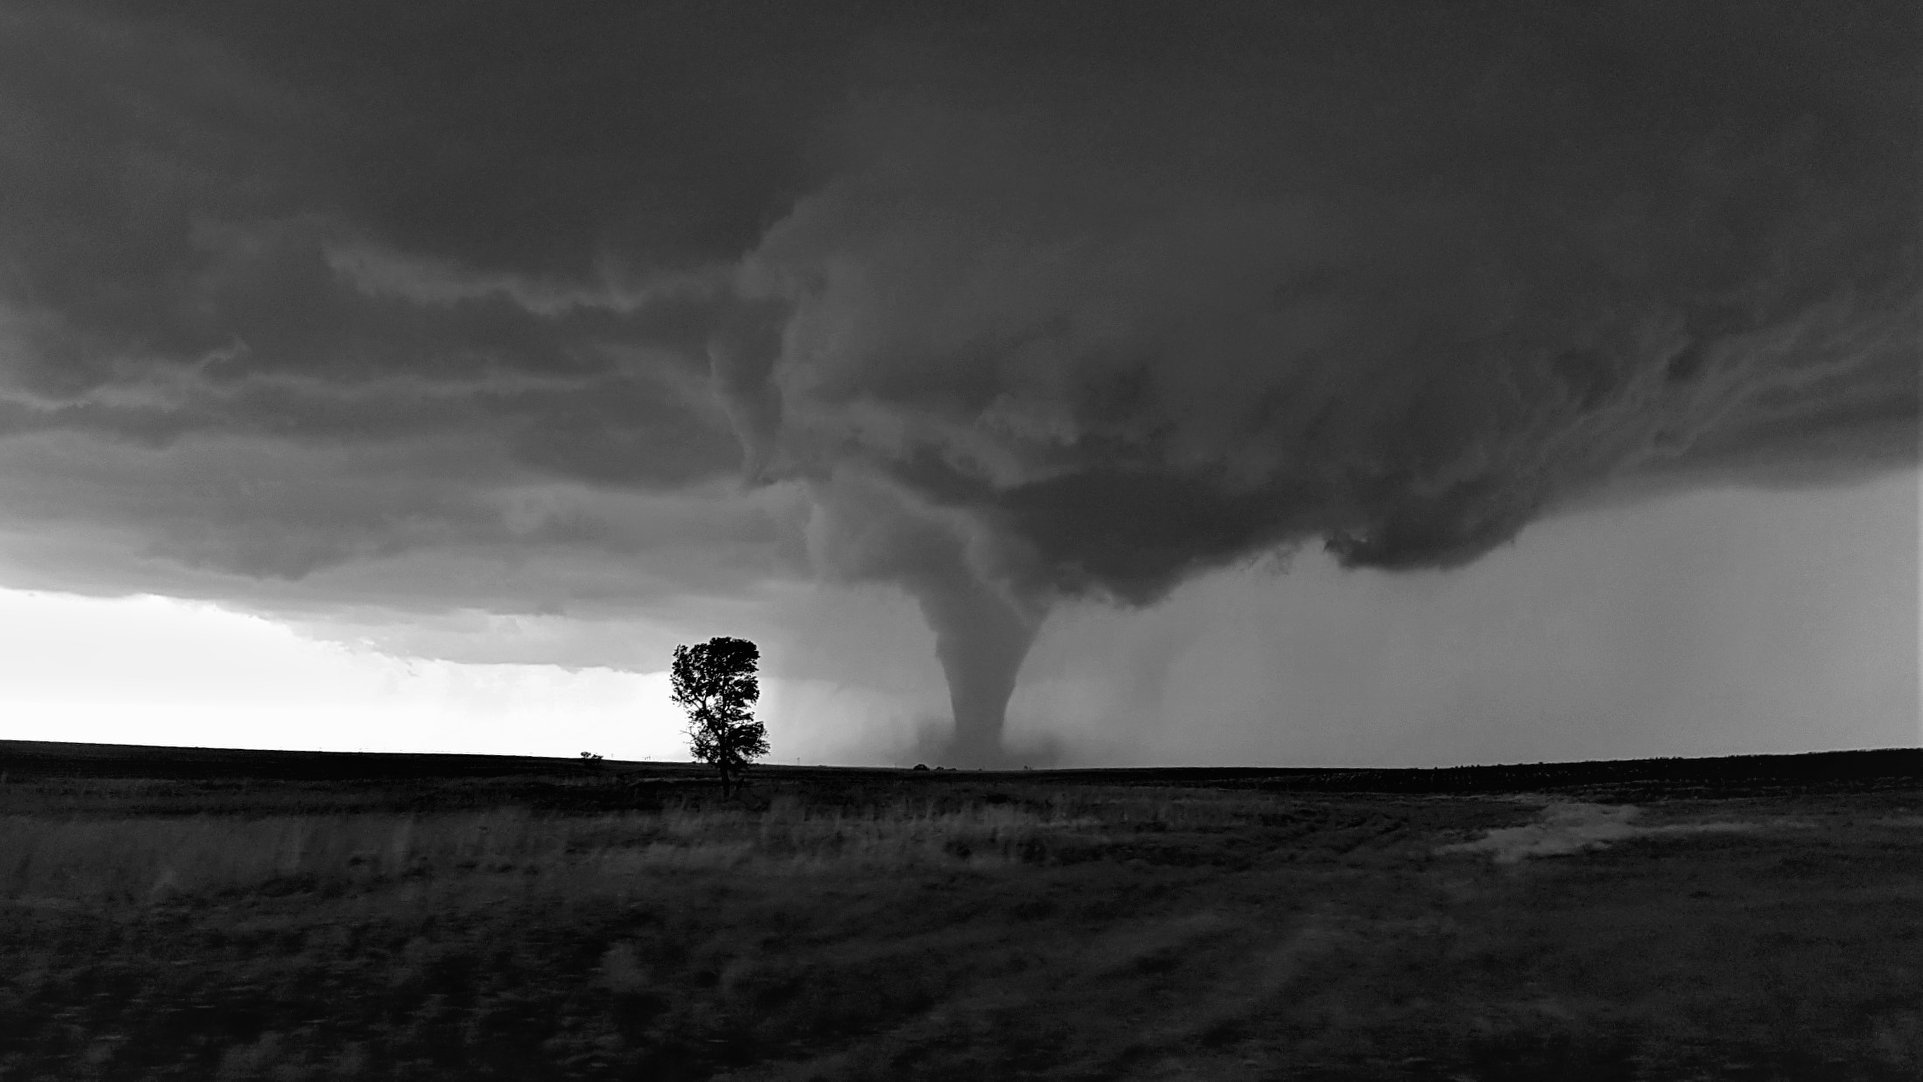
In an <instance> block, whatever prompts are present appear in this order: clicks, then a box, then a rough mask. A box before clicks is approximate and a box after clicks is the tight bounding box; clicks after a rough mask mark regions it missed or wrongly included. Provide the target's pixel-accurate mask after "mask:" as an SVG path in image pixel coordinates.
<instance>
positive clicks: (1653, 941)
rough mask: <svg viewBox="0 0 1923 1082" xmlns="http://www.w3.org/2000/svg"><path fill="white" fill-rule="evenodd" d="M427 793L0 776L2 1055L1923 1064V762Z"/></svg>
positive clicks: (754, 1064)
mask: <svg viewBox="0 0 1923 1082" xmlns="http://www.w3.org/2000/svg"><path fill="white" fill-rule="evenodd" d="M449 788H450V790H459V791H460V795H459V799H458V800H454V801H447V800H442V799H441V798H442V797H444V796H445V795H446V794H445V793H442V794H438V795H436V796H435V800H440V801H441V803H442V804H447V803H452V804H454V805H455V807H454V809H453V810H445V809H444V810H421V811H395V810H386V811H374V810H368V809H370V808H372V807H378V806H381V805H382V804H383V802H386V803H388V804H393V803H396V802H397V801H398V802H400V803H409V804H422V803H426V804H430V805H431V804H433V803H434V802H435V800H424V799H423V794H421V793H411V794H399V795H398V796H397V794H396V793H394V792H386V793H381V792H371V791H369V790H367V789H366V788H364V787H355V786H349V785H337V786H335V787H333V789H332V790H330V789H329V788H328V787H327V786H322V785H312V784H309V785H304V786H301V787H297V788H296V787H276V786H273V785H268V784H265V783H263V784H261V785H256V786H219V787H211V788H210V787H204V786H203V787H195V786H191V785H179V784H175V785H173V787H172V788H169V787H167V786H159V787H145V788H143V787H140V786H136V785H131V784H126V783H99V784H98V785H93V786H91V787H90V786H89V785H88V784H86V783H84V782H66V781H63V782H58V783H55V784H53V785H51V786H45V787H36V786H34V785H24V786H23V785H22V784H21V783H20V782H18V781H14V782H10V783H8V785H7V787H6V789H7V792H5V793H4V794H0V807H3V808H5V809H6V813H7V814H6V815H5V816H4V817H0V914H4V915H5V918H6V919H5V920H4V921H0V971H4V972H5V973H7V974H8V980H7V981H6V982H4V983H0V1017H4V1018H6V1019H7V1020H8V1025H7V1026H5V1027H0V1078H4V1079H16V1078H17V1079H36V1080H37V1079H43V1078H61V1079H122V1078H126V1079H150V1078H151V1079H163V1078H182V1079H187V1078H192V1079H201V1078H225V1079H253V1078H262V1079H279V1080H299V1079H316V1080H318V1079H335V1078H381V1079H417V1078H461V1079H483V1078H505V1079H531V1078H542V1079H548V1078H557V1079H558V1078H658V1079H697V1078H732V1079H739V1080H748V1079H758V1080H771V1082H772V1080H796V1082H800V1080H809V1079H835V1080H840V1079H898V1078H934V1079H948V1078H953V1079H962V1078H968V1079H978V1078H1047V1079H1106V1078H1124V1079H1132V1078H1141V1079H1148V1078H1206V1079H1239V1078H1248V1079H1257V1078H1291V1079H1294V1078H1306V1079H1346V1078H1357V1079H1361V1078H1410V1079H1418V1078H1421V1079H1427V1078H1450V1077H1458V1078H1473V1079H1503V1078H1513V1079H1540V1078H1559V1079H1565V1078H1566V1079H1580V1078H1595V1079H1616V1078H1625V1079H1628V1078H1640V1079H1651V1080H1654V1079H1664V1080H1668V1079H1683V1078H1708V1079H1770V1078H1777V1079H1796V1078H1812V1079H1817V1078H1820V1079H1885V1078H1887V1079H1913V1078H1916V1077H1920V1076H1923V1005H1919V1003H1918V1000H1917V997H1916V991H1915V990H1916V989H1917V988H1918V987H1923V936H1920V935H1919V925H1918V923H1917V921H1916V919H1915V914H1916V913H1918V912H1923V864H1920V863H1919V862H1918V861H1916V860H1915V854H1916V852H1917V846H1918V844H1919V842H1923V836H1920V835H1919V833H1918V830H1917V827H1916V826H1915V824H1916V822H1917V821H1919V820H1918V815H1917V811H1918V809H1919V808H1923V792H1919V791H1918V790H1916V789H1914V788H1911V789H1901V788H1886V789H1883V790H1878V791H1875V792H1868V793H1857V794H1852V795H1847V796H1842V795H1835V794H1829V795H1819V796H1811V797H1794V796H1775V797H1758V798H1750V799H1744V800H1723V799H1708V798H1700V799H1690V800H1678V801H1669V802H1663V801H1660V800H1652V799H1649V798H1647V797H1645V798H1640V799H1639V800H1638V803H1639V804H1640V805H1641V806H1642V811H1641V813H1640V815H1638V816H1635V817H1634V819H1635V822H1636V823H1637V824H1638V827H1639V830H1641V831H1642V833H1639V834H1632V833H1620V832H1618V833H1609V836H1607V837H1597V838H1590V839H1588V840H1590V841H1593V842H1597V843H1599V844H1598V845H1596V846H1595V847H1592V848H1589V849H1584V850H1580V851H1573V852H1565V853H1563V854H1562V855H1555V856H1545V857H1541V858H1531V859H1524V860H1518V861H1516V862H1515V863H1512V864H1507V865H1499V864H1497V863H1495V862H1494V861H1493V860H1492V859H1491V858H1490V856H1488V855H1486V854H1484V853H1480V852H1475V851H1459V850H1455V849H1452V848H1451V847H1452V846H1459V845H1460V844H1461V843H1464V842H1468V841H1472V840H1475V839H1478V838H1482V837H1484V836H1485V835H1487V834H1488V832H1490V831H1499V830H1514V829H1519V828H1526V827H1528V826H1529V825H1530V824H1532V823H1540V822H1543V821H1544V820H1543V818H1542V808H1541V806H1540V805H1538V804H1536V803H1532V802H1529V801H1518V800H1509V799H1495V798H1480V797H1476V798H1470V797H1418V796H1407V797H1395V796H1365V795H1301V794H1293V795H1291V794H1269V793H1263V792H1258V791H1250V790H1246V789H1242V790H1237V789H1210V788H1200V787H1197V788H1182V787H1175V786H1166V787H1155V788H1150V787H1129V786H1121V785H1112V784H1104V785H1074V784H1066V783H1062V782H1059V781H1054V782H1049V783H1042V782H1037V781H1028V780H1025V779H1021V778H1019V777H1000V778H996V777H991V776H984V777H983V778H981V779H957V778H945V779H938V780H923V779H909V780H899V779H892V780H891V779H887V778H885V777H884V778H881V779H873V778H871V779H867V780H858V781H852V782H848V783H844V784H834V783H827V782H822V783H811V784H809V785H794V786H787V787H782V786H772V787H771V786H764V787H763V788H762V789H761V790H759V791H757V792H756V793H753V794H751V795H750V798H749V799H748V800H746V801H727V802H722V801H719V800H717V799H715V798H714V796H713V794H712V793H709V792H706V791H704V790H702V789H700V788H698V787H684V788H683V789H680V790H675V791H672V792H669V793H668V794H667V795H666V796H665V797H661V798H659V799H654V798H648V799H643V800H639V801H636V802H638V803H640V804H643V805H648V806H645V807H637V808H634V809H630V810H621V811H614V810H608V808H607V807H606V803H607V802H606V801H600V800H599V798H598V797H597V798H596V800H597V801H599V802H598V803H594V802H590V803H592V804H593V806H592V807H590V808H588V810H585V811H580V810H577V811H576V812H573V813H563V812H560V811H555V810H541V808H539V807H537V806H535V804H530V803H527V802H523V801H519V800H509V799H508V797H506V796H503V797H502V798H501V799H502V800H507V801H508V802H505V803H501V802H497V803H495V804H492V805H490V804H488V803H487V802H486V801H485V799H482V798H484V797H486V796H487V795H488V793H487V787H486V785H485V784H484V783H479V782H463V783H460V784H459V785H453V786H450V787H449ZM330 791H331V793H332V794H333V795H335V796H337V797H338V802H337V804H336V806H335V809H334V810H327V809H326V808H325V804H326V800H327V798H328V796H329V794H330ZM515 792H519V790H515ZM402 796H404V797H405V800H400V797H402ZM116 808H120V809H126V808H140V809H145V810H144V811H141V812H139V813H137V814H136V813H130V812H126V811H117V810H116ZM1605 818H1608V819H1609V820H1610V821H1612V822H1613V821H1615V819H1616V818H1621V819H1623V820H1624V821H1627V820H1628V819H1629V818H1630V816H1628V814H1627V813H1614V817H1613V818H1612V817H1605ZM1708 823H1744V824H1749V826H1748V828H1746V829H1744V830H1741V831H1723V832H1703V831H1699V830H1694V829H1692V828H1693V826H1700V825H1702V824H1708ZM1498 837H1500V835H1498Z"/></svg>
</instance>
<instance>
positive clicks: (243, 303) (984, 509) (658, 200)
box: [0, 0, 1923, 761]
mask: <svg viewBox="0 0 1923 1082" xmlns="http://www.w3.org/2000/svg"><path fill="white" fill-rule="evenodd" d="M534 12H535V9H533V8H527V9H516V8H512V7H503V8H488V9H486V10H485V11H482V10H479V9H475V8H473V7H472V6H471V5H466V4H416V5H409V6H408V7H407V8H406V10H404V11H399V10H386V9H381V8H370V7H366V6H361V5H347V4H339V5H337V4H326V3H320V4H312V5H303V6H302V7H301V9H300V10H299V11H298V12H277V13H275V15H274V16H273V17H266V16H261V15H250V14H247V13H244V12H240V11H238V10H226V9H218V8H215V7H194V8H189V9H184V10H182V11H179V12H170V13H166V14H156V13H154V12H153V11H151V10H150V9H146V8H144V7H141V6H137V5H130V6H126V7H119V6H114V5H107V6H102V7H100V8H97V9H89V10H88V11H85V12H81V11H77V10H74V9H71V8H70V7H69V6H67V5H58V4H38V3H17V4H11V5H8V6H6V7H4V8H0V29H4V33H0V106H4V108H0V124H4V125H5V128H4V133H5V135H6V136H7V138H6V139H4V140H0V186H3V188H4V192H5V194H6V195H7V198H6V199H4V200H0V235H3V236H5V237H6V238H8V239H7V240H6V241H5V242H4V244H5V249H4V253H3V254H4V257H5V262H4V265H3V266H4V269H3V270H0V345H3V347H4V356H3V357H0V368H3V371H0V484H4V486H5V488H6V491H7V493H8V494H9V496H10V497H11V500H10V507H12V508H13V509H14V517H13V520H12V521H11V523H10V524H9V526H8V528H7V530H6V531H5V533H4V535H3V536H0V557H4V559H5V560H6V561H7V563H8V565H9V567H10V568H11V572H10V574H11V579H12V581H14V582H34V583H61V584H65V585H66V586H67V587H68V588H81V589H89V590H93V591H97V592H115V591H125V590H129V589H155V588H164V589H169V590H178V591H180V592H183V593H188V594H199V595H204V596H215V597H218V598H220V599H223V600H227V601H230V602H235V603H242V604H252V605H258V606H264V607H277V608H280V609H286V608H289V607H294V606H307V607H310V608H324V607H326V606H327V605H329V604H338V605H342V606H351V605H357V604H362V603H365V602H366V601H368V599H369V598H370V597H374V596H377V595H381V594H382V591H388V592H387V593H386V594H385V596H386V597H387V599H388V603H389V604H390V605H391V606H392V607H393V608H394V609H396V610H398V611H402V612H418V613H427V612H447V611H454V610H479V611H486V612H497V613H511V612H535V611H543V612H551V611H560V610H570V609H584V610H592V611H597V612H608V613H614V612H619V611H626V612H635V611H641V610H644V609H648V608H650V607H661V608H669V609H672V608H676V607H677V606H684V605H688V604H690V603H691V602H690V601H689V599H690V598H701V599H706V600H707V601H709V602H716V601H717V599H721V598H734V599H737V600H739V599H747V598H753V597H757V596H760V592H765V591H769V590H773V591H777V592H778V591H779V590H781V589H782V588H783V585H782V584H785V583H791V582H794V581H797V580H805V579H806V578H808V577H809V576H811V575H821V576H825V577H828V578H831V579H836V580H840V581H848V582H863V581H868V582H882V583H889V584H893V585H897V586H900V587H901V588H903V589H905V590H906V591H907V592H909V593H910V594H911V595H912V596H913V597H914V598H915V599H916V602H917V604H918V605H919V607H920V609H921V611H922V613H923V614H924V615H925V616H926V618H927V619H928V621H929V623H930V625H931V627H932V629H933V630H934V632H935V638H936V649H937V653H938V656H939V658H940V660H941V662H942V665H943V668H944V670H945V673H946V675H947V677H948V679H949V684H950V692H951V702H952V705H953V709H954V712H955V714H956V716H957V720H958V724H959V726H960V730H961V731H960V733H959V734H958V738H957V744H958V754H959V755H960V757H963V758H968V759H973V760H975V761H990V760H993V759H994V758H996V757H997V755H999V754H1000V751H999V749H1000V746H1001V742H1002V741H1001V734H1000V729H1001V715H1002V712H1003V710H1004V708H1005V704H1006V701H1007V698H1008V695H1009V692H1010V690H1011V689H1012V688H1013V687H1014V685H1015V681H1016V678H1017V675H1018V674H1019V671H1020V667H1021V664H1022V661H1023V658H1024V656H1025V653H1026V651H1027V649H1028V647H1029V645H1030V644H1031V643H1032V642H1033V641H1034V638H1035V636H1036V635H1037V633H1038V630H1039V629H1040V628H1041V627H1042V626H1043V623H1044V621H1045V619H1046V615H1047V613H1048V611H1049V610H1050V608H1051V607H1052V606H1054V605H1056V604H1058V603H1060V602H1061V601H1063V600H1064V599H1073V598H1095V599H1106V600H1111V601H1117V602H1121V603H1124V604H1128V605H1145V604H1150V603H1153V602H1155V601H1156V600H1157V599H1159V598H1161V597H1163V596H1165V595H1167V594H1168V592H1169V591H1170V590H1172V589H1173V588H1174V587H1175V586H1176V585H1178V584H1179V583H1181V582H1183V581H1185V580H1187V579H1189V578H1191V577H1193V576H1195V575H1197V574H1200V573H1203V572H1205V571H1208V570H1210V569H1214V568H1220V567H1223V566H1227V565H1232V564H1235V563H1237V562H1240V561H1244V560H1249V559H1254V558H1260V557H1262V556H1264V555H1265V554H1273V553H1280V554H1284V555H1286V554H1287V553H1288V552H1291V551H1293V550H1295V549H1296V548H1298V547H1299V546H1303V545H1309V544H1318V545H1321V546H1324V547H1325V548H1326V549H1327V550H1328V551H1329V552H1330V553H1332V554H1333V555H1334V556H1335V557H1336V558H1337V559H1338V560H1339V561H1340V562H1342V563H1343V564H1345V565H1347V566H1351V567H1375V568H1384V569H1411V568H1439V567H1454V566H1459V565H1463V564H1466V563H1468V562H1471V561H1473V560H1475V559H1477V558H1478V557H1480V556H1482V555H1484V554H1486V553H1488V552H1489V551H1491V550H1492V549H1494V548H1496V547H1498V546H1501V545H1503V544H1505V543H1507V542H1509V541H1511V540H1513V539H1514V538H1515V537H1516V536H1517V535H1518V533H1519V532H1520V531H1522V530H1523V529H1525V528H1526V527H1527V526H1528V524H1529V523H1530V522H1532V521H1535V520H1538V519H1540V518H1542V517H1543V516H1545V515H1551V514H1556V513H1558V512H1561V511H1566V510H1571V509H1575V508H1579V507H1581V506H1584V505H1585V504H1588V503H1592V502H1596V501H1600V500H1605V499H1621V498H1625V496H1626V495H1633V494H1635V493H1637V492H1646V491H1651V490H1656V489H1660V488H1664V487H1670V486H1677V485H1691V484H1724V483H1730V482H1738V483H1750V484H1813V483H1837V482H1846V481H1849V480H1853V479H1858V478H1863V477H1868V476H1871V475H1874V474H1876V473H1878V472H1880V471H1884V470H1887V469H1890V468H1894V467H1898V466H1903V465H1909V464H1913V463H1915V461H1916V456H1917V448H1916V420H1917V411H1918V403H1917V380H1918V376H1917V367H1916V364H1915V357H1916V351H1917V348H1918V345H1919V343H1918V331H1917V326H1918V300H1917V297H1918V287H1919V284H1923V283H1919V275H1918V269H1917V260H1918V247H1917V228H1916V221H1917V212H1918V195H1917V193H1918V190H1919V189H1918V176H1917V162H1918V145H1917V140H1918V130H1919V125H1918V117H1917V111H1916V100H1915V95H1914V80H1915V75H1916V71H1915V60H1914V55H1913V53H1914V50H1913V48H1911V43H1913V42H1914V40H1915V35H1916V32H1917V30H1918V29H1919V28H1918V26H1917V14H1916V12H1915V11H1914V10H1913V6H1911V5H1905V4H1901V3H1894V2H1867V0H1866V2H1861V3H1841V4H1836V3H1823V4H1816V3H1808V4H1803V3H1795V4H1775V5H1767V6H1759V5H1745V4H1711V5H1687V6H1683V7H1678V6H1676V5H1665V4H1658V3H1642V2H1620V3H1610V4H1603V5H1588V6H1583V7H1581V8H1579V9H1578V8H1571V7H1568V6H1551V7H1547V8H1545V7H1544V6H1543V5H1525V4H1500V3H1480V4H1458V5H1447V6H1439V5H1398V6H1393V7H1388V6H1381V5H1367V6H1357V5H1330V4H1319V3H1294V4H1259V5H1258V4H1250V5H1241V4H1221V5H1214V4H1211V5H1181V6H1178V5H1156V4H1111V5H1100V6H1096V7H1090V6H1088V5H1078V4H1059V5H1058V4H1048V3H1024V4H1013V5H985V6H983V7H982V8H981V9H979V10H977V9H973V8H971V9H969V10H966V11H962V10H956V11H954V12H950V13H942V14H937V13H931V12H925V11H924V12H903V11H882V10H877V9H870V8H868V7H867V6H866V5H860V4H848V5H836V6H833V7H832V8H823V7H820V6H809V7H808V8H806V9H801V8H796V9H794V10H789V9H785V8H769V7H766V6H763V5H753V4H746V3H719V4H712V5H679V6H677V5H647V6H639V5H637V6H634V7H632V8H622V9H619V10H606V11H597V12H595V13H594V14H593V15H591V16H588V15H583V16H581V17H580V18H578V19H571V18H568V17H565V16H559V15H556V14H554V13H552V12H547V11H545V10H542V11H541V12H539V13H538V14H533V15H531V14H530V13H534ZM230 482H231V483H230Z"/></svg>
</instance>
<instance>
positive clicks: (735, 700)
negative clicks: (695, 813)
mask: <svg viewBox="0 0 1923 1082" xmlns="http://www.w3.org/2000/svg"><path fill="white" fill-rule="evenodd" d="M760 662H761V651H760V649H759V648H757V647H756V646H755V644H754V643H751V642H749V641H748V640H746V639H730V638H725V637H723V638H713V639H709V640H708V641H707V642H704V643H701V644H700V645H698V646H677V647H675V648H674V669H673V671H672V672H671V673H670V674H669V675H670V679H671V680H672V682H673V686H674V694H673V696H672V698H673V700H674V704H675V705H676V706H679V707H681V708H682V709H683V710H686V711H687V712H688V750H690V751H692V752H693V753H694V757H695V758H696V759H699V760H701V761H702V762H704V763H708V764H709V765H711V766H713V767H714V768H715V770H716V771H717V772H718V773H720V775H721V793H722V795H723V796H726V795H727V793H728V789H729V787H730V785H731V784H732V783H733V782H734V781H735V780H736V779H738V778H739V777H741V775H743V774H745V773H746V772H747V769H748V765H749V763H751V762H752V761H753V760H754V759H755V758H756V757H757V756H761V755H766V754H768V731H767V729H766V728H765V727H764V726H763V725H762V724H761V723H760V722H758V721H756V720H755V719H754V714H753V712H752V711H750V710H749V707H750V706H751V705H753V704H754V702H755V700H757V699H759V698H761V683H760V681H759V680H757V679H756V678H755V666H756V665H758V664H760Z"/></svg>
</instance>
